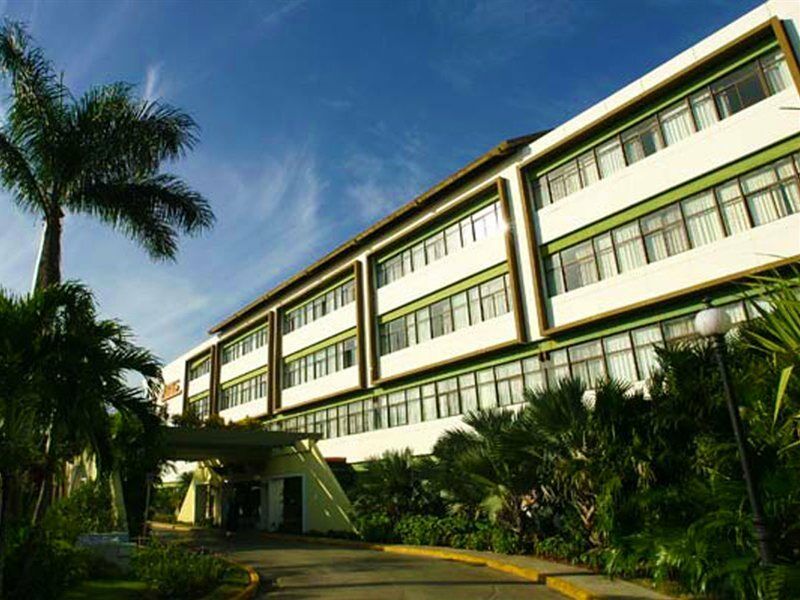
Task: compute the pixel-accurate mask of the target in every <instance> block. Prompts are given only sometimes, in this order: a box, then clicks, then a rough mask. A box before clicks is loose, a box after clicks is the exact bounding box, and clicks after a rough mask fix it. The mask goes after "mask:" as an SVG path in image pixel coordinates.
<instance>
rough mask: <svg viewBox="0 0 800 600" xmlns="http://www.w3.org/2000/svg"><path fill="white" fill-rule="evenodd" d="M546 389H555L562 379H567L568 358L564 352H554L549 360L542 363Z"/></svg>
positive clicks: (568, 374)
mask: <svg viewBox="0 0 800 600" xmlns="http://www.w3.org/2000/svg"><path fill="white" fill-rule="evenodd" d="M544 368H545V373H546V375H547V385H548V387H551V388H553V387H556V386H558V384H559V383H560V382H561V380H562V379H567V378H569V376H570V373H569V357H568V356H567V351H566V350H554V351H553V352H551V353H550V357H549V359H548V360H547V361H546V362H545V363H544Z"/></svg>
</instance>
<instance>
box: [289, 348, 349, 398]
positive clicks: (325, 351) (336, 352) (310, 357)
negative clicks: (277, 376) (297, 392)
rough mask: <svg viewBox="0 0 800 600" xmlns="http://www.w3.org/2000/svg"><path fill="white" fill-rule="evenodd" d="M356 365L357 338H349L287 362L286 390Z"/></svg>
mask: <svg viewBox="0 0 800 600" xmlns="http://www.w3.org/2000/svg"><path fill="white" fill-rule="evenodd" d="M355 364H356V338H355V336H353V337H351V338H347V339H346V340H343V341H341V342H337V343H335V344H331V345H330V346H328V347H326V348H322V349H321V350H317V351H316V352H312V353H311V354H307V355H306V356H303V357H302V358H298V359H295V360H292V361H289V362H287V363H286V364H285V365H284V369H283V387H284V389H286V388H290V387H294V386H296V385H300V384H302V383H306V382H308V381H313V380H314V379H319V378H320V377H325V376H326V375H330V374H331V373H336V372H337V371H342V370H344V369H347V368H349V367H352V366H354V365H355Z"/></svg>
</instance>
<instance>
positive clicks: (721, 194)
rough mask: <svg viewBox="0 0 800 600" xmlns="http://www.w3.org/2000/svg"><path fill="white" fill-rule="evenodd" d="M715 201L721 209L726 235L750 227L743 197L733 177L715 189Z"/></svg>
mask: <svg viewBox="0 0 800 600" xmlns="http://www.w3.org/2000/svg"><path fill="white" fill-rule="evenodd" d="M715 193H716V195H717V201H718V202H719V205H720V208H721V209H722V219H723V222H724V223H725V229H726V230H727V231H728V235H733V234H734V233H739V232H740V231H746V230H748V229H750V217H749V216H748V213H747V207H746V206H745V203H744V198H742V195H741V194H740V193H739V182H738V180H736V179H734V180H733V181H729V182H727V183H723V184H722V185H720V186H719V187H717V188H716V189H715Z"/></svg>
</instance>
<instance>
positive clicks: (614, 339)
mask: <svg viewBox="0 0 800 600" xmlns="http://www.w3.org/2000/svg"><path fill="white" fill-rule="evenodd" d="M603 350H604V351H605V355H606V368H607V369H608V376H609V377H611V378H612V379H616V380H617V381H629V382H630V381H636V379H637V377H636V361H635V360H634V358H633V348H632V347H631V338H630V337H629V336H628V333H627V332H625V333H620V334H617V335H612V336H609V337H606V338H603Z"/></svg>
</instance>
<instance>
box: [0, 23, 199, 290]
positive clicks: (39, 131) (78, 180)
mask: <svg viewBox="0 0 800 600" xmlns="http://www.w3.org/2000/svg"><path fill="white" fill-rule="evenodd" d="M0 70H2V72H3V74H4V75H5V77H6V79H7V81H8V82H9V85H10V89H11V94H10V104H9V108H8V112H7V115H6V121H5V123H4V124H3V126H2V127H0V179H1V180H2V183H3V185H4V186H5V187H6V189H7V190H9V191H10V192H11V194H12V197H13V200H14V202H15V203H16V204H17V206H19V207H20V208H21V209H23V210H25V211H28V212H30V213H33V214H34V215H36V216H37V217H40V218H41V219H42V220H43V221H44V234H43V235H44V237H43V240H42V249H41V254H40V257H39V263H38V265H37V270H36V280H35V281H36V284H35V287H36V288H37V289H41V288H43V287H46V286H48V285H53V284H56V283H59V282H60V281H61V266H60V265H61V232H62V224H63V219H64V216H65V214H67V213H76V214H85V215H90V216H92V217H94V218H96V219H99V220H101V221H103V222H104V223H106V224H108V225H109V226H111V227H113V228H114V229H117V230H119V231H121V232H123V233H124V234H125V235H127V236H128V237H130V238H132V239H133V240H135V241H136V242H138V243H139V244H140V245H142V246H143V247H144V248H145V250H146V251H147V252H148V254H149V255H150V256H151V257H152V258H153V259H174V257H175V255H176V253H177V237H178V235H179V233H186V234H196V233H199V232H201V231H203V230H204V229H207V228H209V227H210V226H211V225H212V224H213V222H214V214H213V212H212V211H211V209H210V207H209V204H208V201H207V200H206V199H205V198H204V197H203V196H202V195H200V194H199V193H198V192H196V191H194V190H192V189H190V188H189V186H188V185H187V184H186V183H185V182H183V181H182V180H181V179H180V178H178V177H177V176H175V175H172V174H169V173H163V172H161V167H162V165H163V164H164V163H165V162H169V161H173V160H176V159H178V158H180V157H182V156H183V155H184V154H185V153H186V152H187V151H189V150H191V149H192V148H193V147H194V145H195V143H196V141H197V125H196V123H195V122H194V120H193V119H192V118H191V117H190V116H189V115H187V114H186V113H184V112H182V111H181V110H178V109H177V108H174V107H172V106H170V105H168V104H164V103H161V102H158V101H155V102H149V101H146V100H141V99H138V98H136V97H135V96H134V94H133V91H134V90H133V87H132V86H131V85H128V84H125V83H113V84H110V85H104V86H100V87H95V88H92V89H90V90H89V91H87V92H86V93H85V94H84V95H83V96H81V97H80V98H75V97H74V96H73V95H72V93H71V92H70V90H69V89H68V88H67V87H66V86H65V85H64V83H63V78H62V77H59V76H58V75H57V73H56V72H55V70H54V68H53V65H52V64H51V63H50V62H49V61H48V60H47V59H46V58H45V56H44V54H43V53H42V51H41V49H39V48H38V47H36V46H34V45H33V41H32V39H31V37H30V36H29V35H28V33H27V31H26V30H25V28H24V27H23V26H22V25H21V24H19V23H16V22H12V21H6V23H5V24H4V25H3V27H2V28H0Z"/></svg>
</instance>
